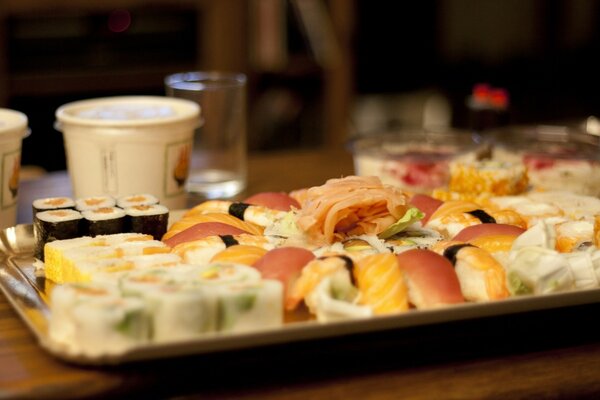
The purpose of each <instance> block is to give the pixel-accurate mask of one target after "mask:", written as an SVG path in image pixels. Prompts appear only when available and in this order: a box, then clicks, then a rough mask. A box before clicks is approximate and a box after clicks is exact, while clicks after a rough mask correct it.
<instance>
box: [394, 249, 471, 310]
mask: <svg viewBox="0 0 600 400" xmlns="http://www.w3.org/2000/svg"><path fill="white" fill-rule="evenodd" d="M396 258H397V260H398V264H399V266H400V269H401V270H402V271H404V273H405V275H406V282H407V284H408V297H409V299H410V302H411V303H412V304H414V305H415V306H416V307H417V308H434V307H439V306H444V305H448V304H456V303H463V302H464V298H463V295H462V292H461V290H460V282H459V281H458V276H457V275H456V272H455V271H454V268H453V266H452V264H451V263H450V261H448V259H446V258H444V257H443V256H441V255H439V254H437V253H434V252H433V251H430V250H423V249H413V250H408V251H405V252H403V253H400V254H398V255H397V256H396Z"/></svg>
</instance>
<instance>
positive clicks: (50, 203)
mask: <svg viewBox="0 0 600 400" xmlns="http://www.w3.org/2000/svg"><path fill="white" fill-rule="evenodd" d="M32 209H33V215H35V214H37V213H38V212H42V211H50V210H62V209H75V201H74V200H73V199H72V198H70V197H46V198H43V199H35V200H34V201H33V203H32Z"/></svg>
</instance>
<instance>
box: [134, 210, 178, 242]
mask: <svg viewBox="0 0 600 400" xmlns="http://www.w3.org/2000/svg"><path fill="white" fill-rule="evenodd" d="M125 214H126V215H127V230H128V231H129V232H135V233H143V234H146V235H152V236H153V237H154V239H156V240H160V239H161V238H162V237H163V236H164V234H165V233H166V232H167V226H168V223H169V209H168V208H167V207H165V206H163V205H160V204H147V205H144V204H139V205H134V206H131V207H128V208H126V209H125Z"/></svg>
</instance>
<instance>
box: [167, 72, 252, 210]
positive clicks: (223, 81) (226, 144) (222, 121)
mask: <svg viewBox="0 0 600 400" xmlns="http://www.w3.org/2000/svg"><path fill="white" fill-rule="evenodd" d="M246 80H247V79H246V76H245V75H244V74H242V73H228V72H218V71H213V72H203V71H191V72H181V73H176V74H172V75H169V76H167V77H166V78H165V90H166V93H167V96H171V97H178V98H183V99H187V100H192V101H195V102H196V103H198V104H199V105H200V115H201V119H202V123H201V124H200V127H199V128H198V129H196V132H195V135H194V149H193V154H192V163H191V166H190V173H189V177H188V180H187V186H186V189H187V191H188V192H189V193H193V194H195V195H199V196H202V197H204V198H207V199H215V198H228V197H232V196H235V195H236V194H238V193H239V192H241V191H242V190H244V188H245V187H246V174H247V146H246V124H247V122H246V120H247V116H246Z"/></svg>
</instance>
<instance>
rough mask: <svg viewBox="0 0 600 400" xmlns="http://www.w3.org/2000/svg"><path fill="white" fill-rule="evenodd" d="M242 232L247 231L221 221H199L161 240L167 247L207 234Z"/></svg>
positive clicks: (235, 233) (239, 233)
mask: <svg viewBox="0 0 600 400" xmlns="http://www.w3.org/2000/svg"><path fill="white" fill-rule="evenodd" d="M242 233H248V232H246V231H244V230H242V229H240V228H237V227H235V226H232V225H227V224H224V223H222V222H200V223H198V224H196V225H192V226H190V227H189V228H187V229H184V230H182V231H181V232H179V233H176V234H175V235H173V236H171V237H169V238H168V239H163V242H164V243H165V244H166V245H167V246H169V247H175V246H177V245H178V244H180V243H183V242H191V241H193V240H199V239H202V238H205V237H207V236H216V235H241V234H242Z"/></svg>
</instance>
